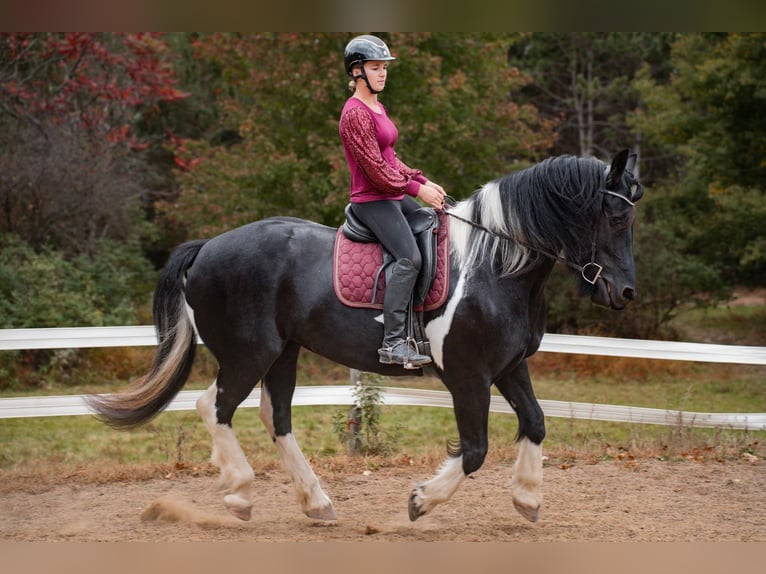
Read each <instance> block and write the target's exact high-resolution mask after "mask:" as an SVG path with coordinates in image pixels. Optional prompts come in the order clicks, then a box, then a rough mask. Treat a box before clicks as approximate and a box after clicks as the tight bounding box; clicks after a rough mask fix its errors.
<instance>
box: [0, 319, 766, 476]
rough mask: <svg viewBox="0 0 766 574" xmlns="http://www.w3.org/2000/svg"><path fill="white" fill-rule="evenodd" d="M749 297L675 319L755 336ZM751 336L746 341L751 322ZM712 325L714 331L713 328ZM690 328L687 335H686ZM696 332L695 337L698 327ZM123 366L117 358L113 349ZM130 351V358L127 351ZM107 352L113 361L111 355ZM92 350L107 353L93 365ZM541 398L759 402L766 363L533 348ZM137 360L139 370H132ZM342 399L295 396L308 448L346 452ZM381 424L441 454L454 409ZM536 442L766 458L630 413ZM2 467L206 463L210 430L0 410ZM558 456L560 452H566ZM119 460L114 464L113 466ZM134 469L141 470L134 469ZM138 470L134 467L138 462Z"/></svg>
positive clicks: (335, 373)
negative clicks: (302, 400)
mask: <svg viewBox="0 0 766 574" xmlns="http://www.w3.org/2000/svg"><path fill="white" fill-rule="evenodd" d="M759 309H761V308H760V307H759V308H757V309H755V310H754V309H750V308H747V309H746V310H745V311H743V310H742V309H740V308H734V307H731V308H723V309H721V310H716V311H715V312H712V313H711V312H707V313H704V314H698V315H696V316H694V315H693V316H691V317H684V323H683V325H681V326H683V328H684V329H689V330H690V331H694V332H695V333H697V334H700V333H703V332H704V333H707V334H708V340H709V339H710V338H715V337H723V335H721V334H720V332H719V331H716V329H720V330H723V331H725V333H724V335H725V336H726V337H728V338H731V339H734V340H733V341H729V342H731V343H732V344H755V345H761V344H763V341H762V340H761V339H760V338H759V337H762V336H763V335H762V331H759V330H758V329H755V328H754V327H753V324H754V323H755V324H757V325H760V322H761V321H762V320H763V317H764V314H763V312H761V311H759ZM755 332H757V333H758V335H757V336H755V339H756V340H757V342H750V341H751V340H752V337H754V335H753V333H755ZM716 333H718V334H716ZM687 340H695V339H687ZM696 340H700V339H696ZM115 354H116V355H117V357H118V359H117V360H116V363H117V364H118V365H119V368H115V367H114V362H115V359H113V358H112V357H114V356H115ZM150 356H151V351H150V350H148V349H143V350H129V351H124V352H121V351H120V350H114V349H112V350H108V351H104V350H99V351H98V352H97V353H94V355H93V357H91V358H90V362H89V363H88V364H87V367H88V368H87V372H89V373H91V375H90V376H91V377H93V376H94V375H93V374H94V373H103V372H106V373H108V374H109V375H110V378H111V379H112V380H110V381H106V382H100V381H97V380H95V379H94V378H91V379H85V380H83V381H80V382H79V383H78V384H71V383H70V384H67V385H62V384H56V383H47V384H46V385H45V386H44V387H42V388H41V387H38V388H33V389H25V390H23V391H20V390H16V389H6V390H5V391H3V392H2V393H0V395H2V396H22V395H41V394H82V393H87V392H104V391H114V390H115V389H116V388H119V386H121V385H123V384H124V381H125V380H127V379H129V378H132V377H135V376H136V375H138V374H139V373H140V369H142V368H144V366H145V365H148V363H149V360H150ZM126 357H127V358H126ZM108 361H113V362H112V363H109V362H108ZM100 362H105V363H104V364H103V365H101V366H102V367H103V368H99V366H100ZM530 370H531V373H532V376H533V380H534V384H535V389H536V393H537V396H538V398H540V399H552V400H560V401H574V402H588V403H603V404H617V405H632V406H645V407H653V408H667V409H678V410H686V411H696V412H766V367H764V366H746V365H718V364H705V363H688V362H677V361H658V360H642V359H627V358H612V357H594V356H580V355H565V354H556V353H539V354H538V355H536V356H535V357H533V358H532V359H531V360H530ZM134 371H135V372H134ZM214 373H215V362H214V361H213V360H212V358H211V357H210V356H209V354H208V353H207V352H206V351H205V350H204V349H201V352H200V353H199V359H198V361H197V363H196V364H195V369H194V371H193V373H192V377H191V379H190V382H189V384H188V385H187V387H186V388H187V389H195V388H196V389H202V388H205V387H206V386H207V385H208V384H209V383H210V381H211V380H212V379H213V377H214ZM299 380H300V384H302V385H317V384H334V385H337V384H348V371H347V369H345V368H343V367H340V366H338V365H335V364H333V363H330V362H328V361H325V360H324V359H321V358H320V357H317V356H315V355H311V354H309V353H306V354H304V356H303V357H302V359H301V362H300V372H299ZM383 384H384V385H386V386H392V387H398V386H403V387H418V388H427V389H439V390H443V387H442V385H441V383H440V382H439V381H437V380H435V379H430V378H417V377H413V378H408V379H384V381H383ZM346 410H347V407H343V406H318V407H295V408H294V409H293V411H294V412H293V419H294V429H295V434H296V438H297V439H298V441H299V443H300V444H301V446H302V447H303V450H304V453H305V454H306V456H307V457H309V458H311V459H314V462H315V463H317V462H319V463H321V464H332V461H333V460H336V459H343V457H344V456H345V445H344V444H343V443H342V441H341V440H340V439H339V437H338V436H336V434H335V433H334V431H333V424H332V421H333V418H334V417H335V416H336V415H337V414H338V413H339V412H345V411H346ZM234 425H235V430H236V432H237V436H238V437H239V441H240V443H241V445H242V447H243V449H244V451H245V453H246V455H247V456H248V458H249V459H250V460H251V462H252V463H253V464H254V466H256V467H264V468H268V467H272V466H277V465H278V459H277V455H276V452H275V449H274V447H273V445H272V444H271V441H270V440H269V439H268V437H267V436H266V432H265V430H264V429H263V425H262V424H261V422H260V420H259V419H258V411H257V409H252V408H250V409H240V410H239V411H238V412H237V414H236V416H235V419H234ZM381 426H382V427H383V428H384V429H390V430H396V431H398V432H396V433H395V434H396V435H397V440H396V444H395V445H394V447H395V448H394V452H395V454H394V455H392V456H390V457H388V458H387V459H386V460H380V459H376V460H374V461H372V460H371V461H366V463H367V464H389V463H391V462H392V461H401V460H405V461H418V462H421V463H433V464H436V463H438V461H439V460H441V459H442V458H443V456H444V454H445V445H446V442H447V441H448V440H450V439H454V438H456V437H457V432H456V428H455V423H454V417H453V414H452V410H451V409H445V408H426V407H383V415H382V418H381ZM489 429H490V436H489V440H490V453H491V458H490V460H492V459H494V460H501V461H511V460H512V459H513V457H514V455H515V446H514V437H515V434H516V430H517V424H516V418H515V416H513V415H508V414H500V413H491V414H490V423H489ZM547 429H548V435H547V438H546V441H545V443H544V448H545V452H546V454H547V455H548V456H549V457H550V460H551V461H554V462H552V463H556V464H558V463H559V461H568V460H571V459H585V460H588V461H594V462H597V461H599V460H608V459H612V458H618V459H619V458H623V457H655V458H664V459H693V460H723V459H736V458H741V457H742V456H743V455H753V456H756V457H758V458H766V432H764V431H756V432H750V431H734V430H718V429H692V428H688V427H667V426H654V425H637V424H626V423H607V422H595V421H581V420H570V419H561V418H548V419H547ZM0 440H2V445H3V447H2V449H0V476H6V477H7V476H27V475H30V476H31V475H39V474H45V473H49V474H50V473H51V471H50V469H51V468H57V469H59V470H58V471H57V472H59V473H60V474H62V475H66V474H67V473H70V474H71V473H72V472H78V471H79V470H78V469H83V468H88V469H92V468H104V467H109V468H111V469H116V470H114V472H118V473H119V472H127V473H128V474H130V475H131V476H134V475H135V474H136V472H138V471H137V470H136V469H145V468H147V466H148V467H150V468H154V470H149V471H147V472H149V474H151V473H152V472H166V471H167V469H168V468H170V469H184V468H187V469H188V468H191V469H195V471H200V469H202V471H204V472H208V471H209V472H213V470H212V468H211V467H210V466H209V464H208V463H207V460H208V457H209V454H210V438H209V435H208V433H207V430H206V429H205V428H204V425H203V424H202V422H201V421H200V420H199V417H198V416H197V414H196V413H194V412H166V413H162V414H161V415H159V416H158V417H157V418H156V419H155V420H154V421H152V422H151V423H149V424H148V425H145V426H144V427H141V428H139V429H136V430H133V431H129V432H117V431H113V430H111V429H109V428H107V427H105V426H104V425H103V424H102V423H100V422H98V421H96V420H95V419H94V418H92V417H82V416H80V417H49V418H37V419H35V418H30V419H2V420H0ZM564 463H565V462H561V464H564ZM120 469H121V470H120ZM140 472H145V471H144V470H141V471H140ZM139 474H140V473H139Z"/></svg>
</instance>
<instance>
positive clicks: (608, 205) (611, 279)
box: [582, 150, 644, 309]
mask: <svg viewBox="0 0 766 574" xmlns="http://www.w3.org/2000/svg"><path fill="white" fill-rule="evenodd" d="M635 165H636V155H635V154H629V153H628V150H623V151H621V152H619V153H618V154H617V155H615V157H614V159H613V160H612V164H611V166H609V168H608V171H607V175H606V187H605V189H602V190H601V192H602V196H603V197H602V198H601V206H600V211H599V212H598V213H597V215H596V220H595V235H594V238H593V245H592V249H591V262H592V263H588V264H586V265H585V268H584V270H583V273H582V277H583V278H582V281H583V284H584V286H585V287H586V288H587V289H588V290H589V291H590V298H591V301H593V302H594V303H596V304H598V305H603V306H604V307H611V308H612V309H622V308H624V307H625V306H626V305H627V304H628V303H629V302H630V301H632V300H633V299H634V298H635V296H636V269H635V264H634V261H633V221H634V220H635V211H636V210H635V206H634V204H635V203H636V202H637V201H638V200H639V199H641V196H642V195H643V193H644V190H643V188H642V187H641V184H640V183H639V182H638V180H637V179H636V178H635V176H634V175H633V170H634V168H635Z"/></svg>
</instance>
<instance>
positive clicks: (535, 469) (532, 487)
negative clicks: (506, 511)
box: [511, 437, 543, 522]
mask: <svg viewBox="0 0 766 574" xmlns="http://www.w3.org/2000/svg"><path fill="white" fill-rule="evenodd" d="M542 484H543V449H542V446H541V445H539V444H535V443H533V442H532V441H531V440H529V439H528V438H526V437H525V438H523V439H521V441H520V442H519V454H518V456H517V458H516V462H515V463H514V465H513V478H512V479H511V488H512V489H513V505H514V506H515V507H516V510H518V511H519V513H521V515H522V516H524V517H525V518H526V519H527V520H530V521H531V522H537V519H538V512H539V509H540V504H541V503H542V499H543V496H542Z"/></svg>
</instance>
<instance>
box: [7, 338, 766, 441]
mask: <svg viewBox="0 0 766 574" xmlns="http://www.w3.org/2000/svg"><path fill="white" fill-rule="evenodd" d="M156 344H157V339H156V336H155V332H154V328H153V327H152V326H137V327H74V328H59V329H4V330H0V351H3V350H12V349H62V348H83V347H130V346H150V345H156ZM540 351H543V352H555V353H576V354H588V355H606V356H622V357H640V358H649V359H667V360H683V361H700V362H713V363H739V364H750V365H766V348H764V347H749V346H734V345H710V344H701V343H678V342H671V341H645V340H636V339H615V338H607V337H583V336H574V335H555V334H546V335H545V336H544V337H543V341H542V345H541V347H540ZM385 391H386V392H385V394H384V396H383V400H384V404H386V405H409V406H435V407H449V408H451V407H452V398H451V397H450V395H449V393H447V392H445V391H427V390H421V389H403V388H386V389H385ZM200 394H201V391H182V392H180V393H179V394H178V396H176V398H175V399H174V400H173V402H172V403H171V404H170V405H169V406H168V409H167V410H176V411H177V410H192V409H193V408H194V403H195V401H196V400H197V397H199V395H200ZM259 397H260V391H259V390H258V389H256V390H254V391H253V393H251V395H250V396H249V397H248V398H247V399H246V400H245V401H244V403H243V406H257V405H258V401H259ZM353 402H354V397H353V396H352V389H351V387H350V386H348V385H343V386H316V387H298V388H297V389H296V392H295V397H294V400H293V404H294V405H351V404H353ZM540 406H541V407H542V409H543V411H544V412H545V415H546V416H549V417H563V418H577V419H586V420H599V421H613V422H628V423H640V424H663V425H676V424H681V425H684V426H693V427H708V428H732V429H749V430H766V413H694V412H686V411H675V410H666V409H652V408H644V407H630V406H617V405H602V404H589V403H573V402H565V401H551V400H541V401H540ZM490 410H491V411H493V412H503V413H513V410H512V409H511V408H510V406H509V405H508V403H507V402H506V401H505V400H504V399H502V398H501V397H493V398H492V403H491V405H490ZM85 414H90V411H89V410H88V408H87V406H86V405H85V403H84V401H83V397H82V396H78V395H68V396H47V397H18V398H6V399H0V418H19V417H45V416H62V415H85Z"/></svg>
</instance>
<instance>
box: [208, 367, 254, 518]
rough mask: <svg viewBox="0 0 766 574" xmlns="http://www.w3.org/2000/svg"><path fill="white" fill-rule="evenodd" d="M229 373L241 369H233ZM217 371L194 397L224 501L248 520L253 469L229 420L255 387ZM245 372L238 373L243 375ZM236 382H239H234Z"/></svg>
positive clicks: (230, 510)
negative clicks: (205, 431) (205, 386)
mask: <svg viewBox="0 0 766 574" xmlns="http://www.w3.org/2000/svg"><path fill="white" fill-rule="evenodd" d="M231 372H232V373H233V372H244V371H238V370H237V369H234V370H232V371H231ZM228 373H229V371H226V370H223V369H221V370H219V372H218V379H217V380H216V382H215V383H213V384H212V385H211V386H210V387H209V388H208V389H207V390H206V391H205V392H204V393H203V394H202V396H201V397H200V398H199V399H198V400H197V411H198V412H199V413H200V415H201V417H202V420H203V421H204V422H205V426H206V427H207V429H208V431H209V432H210V436H211V438H212V442H213V450H212V455H211V457H210V460H211V462H212V463H213V464H215V465H216V466H218V467H219V468H220V469H221V487H222V489H223V490H225V491H226V493H227V494H226V495H225V496H224V499H223V501H224V504H225V505H226V508H227V509H228V510H229V512H231V513H232V514H233V515H234V516H236V517H237V518H239V519H241V520H250V515H251V512H252V508H253V501H252V485H253V477H254V473H253V469H252V467H251V466H250V463H248V461H247V458H246V457H245V453H244V452H242V448H241V447H240V446H239V442H238V441H237V437H236V436H235V434H234V429H233V428H232V426H231V419H232V417H233V416H234V411H235V409H236V408H237V407H238V406H239V404H240V403H241V402H242V401H243V400H245V398H247V396H248V395H249V394H250V391H251V390H252V389H253V387H254V386H255V381H254V382H253V383H252V384H250V383H249V382H246V381H244V380H239V379H237V378H236V376H232V375H229V374H228ZM243 376H245V375H240V377H243ZM237 382H239V384H237Z"/></svg>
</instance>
